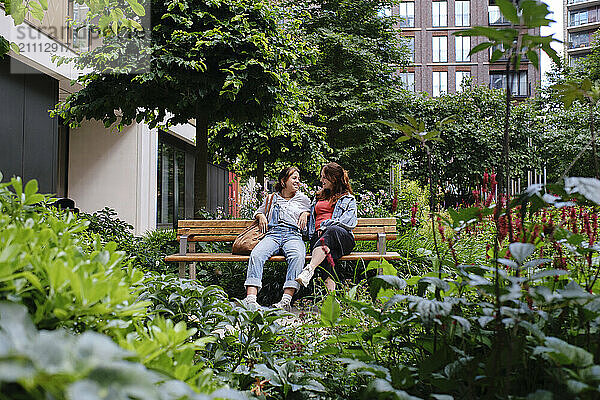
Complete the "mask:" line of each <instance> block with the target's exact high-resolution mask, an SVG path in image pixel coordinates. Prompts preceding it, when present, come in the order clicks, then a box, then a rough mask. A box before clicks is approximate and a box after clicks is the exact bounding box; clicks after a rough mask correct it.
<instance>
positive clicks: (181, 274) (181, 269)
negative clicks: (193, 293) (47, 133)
mask: <svg viewBox="0 0 600 400" xmlns="http://www.w3.org/2000/svg"><path fill="white" fill-rule="evenodd" d="M179 278H181V279H183V278H185V263H184V262H180V263H179Z"/></svg>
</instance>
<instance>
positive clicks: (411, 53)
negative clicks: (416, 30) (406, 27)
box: [406, 36, 415, 63]
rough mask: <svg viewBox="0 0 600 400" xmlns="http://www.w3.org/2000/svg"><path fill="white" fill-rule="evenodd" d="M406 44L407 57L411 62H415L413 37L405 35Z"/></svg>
mask: <svg viewBox="0 0 600 400" xmlns="http://www.w3.org/2000/svg"><path fill="white" fill-rule="evenodd" d="M406 46H407V47H408V59H409V61H410V62H411V63H414V62H415V37H414V36H407V37H406Z"/></svg>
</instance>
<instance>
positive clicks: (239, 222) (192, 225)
mask: <svg viewBox="0 0 600 400" xmlns="http://www.w3.org/2000/svg"><path fill="white" fill-rule="evenodd" d="M251 223H252V220H250V219H217V220H209V219H190V220H179V221H178V224H177V227H178V228H177V240H179V239H180V236H182V235H187V236H188V238H187V240H188V241H189V242H233V241H234V240H235V238H236V237H237V236H238V235H239V234H240V233H241V232H242V231H243V230H244V229H246V227H247V226H248V225H250V224H251ZM353 232H354V238H355V239H356V240H378V235H377V234H378V233H384V234H385V239H386V240H395V239H396V218H359V219H358V224H357V226H356V228H354V231H353Z"/></svg>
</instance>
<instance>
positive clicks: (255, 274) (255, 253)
mask: <svg viewBox="0 0 600 400" xmlns="http://www.w3.org/2000/svg"><path fill="white" fill-rule="evenodd" d="M278 249H279V243H277V241H276V240H275V239H274V238H273V237H271V235H266V236H265V237H264V238H263V239H262V240H261V241H260V242H258V244H257V245H256V247H254V249H252V252H251V253H250V260H248V270H247V272H246V281H245V282H244V285H245V286H246V297H247V298H248V296H254V298H252V297H250V298H249V300H250V302H256V295H257V294H258V292H259V290H260V289H261V287H262V275H263V269H264V266H265V262H266V261H267V260H268V259H269V257H271V256H272V255H273V254H274V253H275V252H276V251H277V250H278ZM252 300H254V301H252Z"/></svg>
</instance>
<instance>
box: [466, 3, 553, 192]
mask: <svg viewBox="0 0 600 400" xmlns="http://www.w3.org/2000/svg"><path fill="white" fill-rule="evenodd" d="M496 4H497V5H498V8H499V9H500V12H501V13H502V15H503V16H504V18H506V20H507V21H509V22H510V26H509V27H506V28H504V27H503V28H491V27H488V26H475V27H473V28H469V29H465V30H462V31H458V32H455V33H454V34H455V35H456V36H480V37H484V38H485V39H487V41H485V42H483V43H480V44H478V45H477V46H475V47H473V48H472V49H471V51H470V52H469V55H473V54H475V53H479V52H480V51H488V49H490V48H492V49H493V51H492V55H491V57H490V62H491V63H493V62H496V61H499V60H500V59H505V60H506V62H505V70H504V73H505V74H506V97H505V114H504V138H503V143H502V158H503V159H504V165H503V168H502V170H501V171H500V173H501V174H500V179H499V180H498V183H499V188H500V191H503V192H504V193H508V188H509V186H510V178H511V172H510V161H509V160H510V126H509V121H510V108H511V107H510V106H511V102H512V100H511V95H512V87H513V85H512V81H513V79H515V76H516V72H517V71H519V67H520V65H521V62H522V60H524V59H527V60H529V62H531V63H532V64H533V66H534V67H535V68H539V53H540V51H543V52H544V53H546V54H547V55H548V56H549V57H550V58H551V59H552V60H553V61H554V62H555V63H557V64H559V63H560V59H559V57H558V54H557V53H556V51H555V50H554V49H553V48H552V47H551V44H552V42H558V40H556V39H554V38H553V36H552V35H548V36H542V35H535V34H534V33H533V32H532V31H533V30H535V29H539V28H541V27H542V26H548V25H550V23H551V22H554V21H553V20H551V19H548V14H550V10H548V5H547V4H545V3H542V2H540V1H537V0H522V1H520V2H518V4H516V5H515V4H513V2H512V1H511V0H496Z"/></svg>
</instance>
